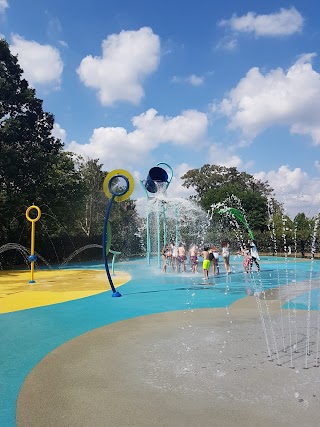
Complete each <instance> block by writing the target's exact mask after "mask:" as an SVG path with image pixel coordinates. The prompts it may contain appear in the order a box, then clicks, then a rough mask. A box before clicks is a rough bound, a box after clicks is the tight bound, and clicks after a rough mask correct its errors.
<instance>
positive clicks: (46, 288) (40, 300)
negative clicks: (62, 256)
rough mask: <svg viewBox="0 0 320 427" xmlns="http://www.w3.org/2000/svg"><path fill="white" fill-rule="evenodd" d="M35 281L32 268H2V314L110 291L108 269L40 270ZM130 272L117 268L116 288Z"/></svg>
mask: <svg viewBox="0 0 320 427" xmlns="http://www.w3.org/2000/svg"><path fill="white" fill-rule="evenodd" d="M34 279H35V281H36V283H34V284H29V280H30V271H12V270H11V271H0V313H9V312H12V311H19V310H25V309H27V308H34V307H41V306H44V305H51V304H57V303H61V302H66V301H71V300H75V299H79V298H84V297H87V296H90V295H95V294H99V293H101V292H105V291H108V290H110V285H109V282H108V279H107V276H106V273H105V271H101V270H45V271H43V270H37V271H35V274H34ZM130 279H131V276H130V274H128V273H125V272H121V271H118V272H116V274H115V276H113V277H112V280H113V283H114V286H115V287H118V286H121V285H123V284H125V283H127V282H128V281H129V280H130Z"/></svg>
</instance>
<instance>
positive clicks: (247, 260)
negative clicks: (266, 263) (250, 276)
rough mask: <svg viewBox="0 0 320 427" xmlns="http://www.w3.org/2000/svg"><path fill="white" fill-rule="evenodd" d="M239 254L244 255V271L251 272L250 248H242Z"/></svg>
mask: <svg viewBox="0 0 320 427" xmlns="http://www.w3.org/2000/svg"><path fill="white" fill-rule="evenodd" d="M237 254H238V255H242V256H243V272H244V273H249V272H250V268H251V256H250V251H249V250H248V249H242V251H240V252H237Z"/></svg>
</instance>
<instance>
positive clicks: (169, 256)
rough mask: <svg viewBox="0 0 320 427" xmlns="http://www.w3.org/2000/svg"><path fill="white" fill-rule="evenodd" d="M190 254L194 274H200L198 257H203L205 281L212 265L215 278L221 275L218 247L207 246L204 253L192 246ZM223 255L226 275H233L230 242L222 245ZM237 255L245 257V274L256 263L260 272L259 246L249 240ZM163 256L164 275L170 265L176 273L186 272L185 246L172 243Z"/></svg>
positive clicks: (167, 246) (163, 251)
mask: <svg viewBox="0 0 320 427" xmlns="http://www.w3.org/2000/svg"><path fill="white" fill-rule="evenodd" d="M189 254H190V263H191V270H192V272H193V273H198V266H199V261H198V256H201V257H202V258H203V262H202V270H203V278H204V280H207V279H208V278H209V269H210V265H212V274H213V275H214V276H216V275H217V274H219V255H220V252H219V249H218V248H217V247H216V246H214V245H213V246H211V247H209V246H205V247H204V248H203V250H202V251H199V249H198V247H197V246H196V245H192V246H191V248H190V251H189ZM221 254H222V259H223V263H224V268H225V271H226V274H229V273H231V267H230V243H229V242H228V241H224V242H223V243H222V245H221ZM237 254H238V255H242V256H243V270H244V273H250V272H251V271H252V266H253V263H255V265H256V266H257V270H258V272H260V264H259V261H260V257H259V253H258V249H257V246H256V244H255V242H254V241H253V240H251V239H249V240H248V246H247V248H246V247H245V248H243V249H241V251H238V252H237ZM161 256H162V260H163V267H162V271H163V272H164V273H166V271H167V266H168V265H170V266H171V267H172V269H173V270H174V271H176V272H179V271H186V260H187V256H186V249H185V246H184V245H183V244H182V243H180V244H179V246H176V245H174V244H173V243H171V244H170V245H165V246H164V247H163V249H162V251H161Z"/></svg>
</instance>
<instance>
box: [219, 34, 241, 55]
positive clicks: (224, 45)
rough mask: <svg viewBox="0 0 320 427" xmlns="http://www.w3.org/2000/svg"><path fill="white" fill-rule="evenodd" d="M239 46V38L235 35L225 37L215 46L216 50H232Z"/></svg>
mask: <svg viewBox="0 0 320 427" xmlns="http://www.w3.org/2000/svg"><path fill="white" fill-rule="evenodd" d="M237 47H238V40H237V39H235V38H234V37H229V36H227V37H223V38H222V39H221V40H219V41H218V43H217V44H216V46H215V49H216V50H226V51H229V52H232V51H234V50H236V48H237Z"/></svg>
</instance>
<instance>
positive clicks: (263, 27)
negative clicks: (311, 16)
mask: <svg viewBox="0 0 320 427" xmlns="http://www.w3.org/2000/svg"><path fill="white" fill-rule="evenodd" d="M303 21H304V19H303V17H302V15H301V14H300V13H299V12H298V11H297V9H296V8H295V7H291V8H290V9H284V8H282V9H280V12H276V13H271V14H269V15H258V14H256V13H255V12H248V13H247V14H246V15H243V16H239V17H238V16H236V15H233V16H232V18H231V19H228V20H223V21H220V23H219V25H220V26H226V27H230V28H231V29H232V30H233V31H236V32H239V33H254V34H255V35H256V36H269V37H270V36H271V37H274V36H288V35H291V34H294V33H297V32H300V31H301V30H302V26H303Z"/></svg>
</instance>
